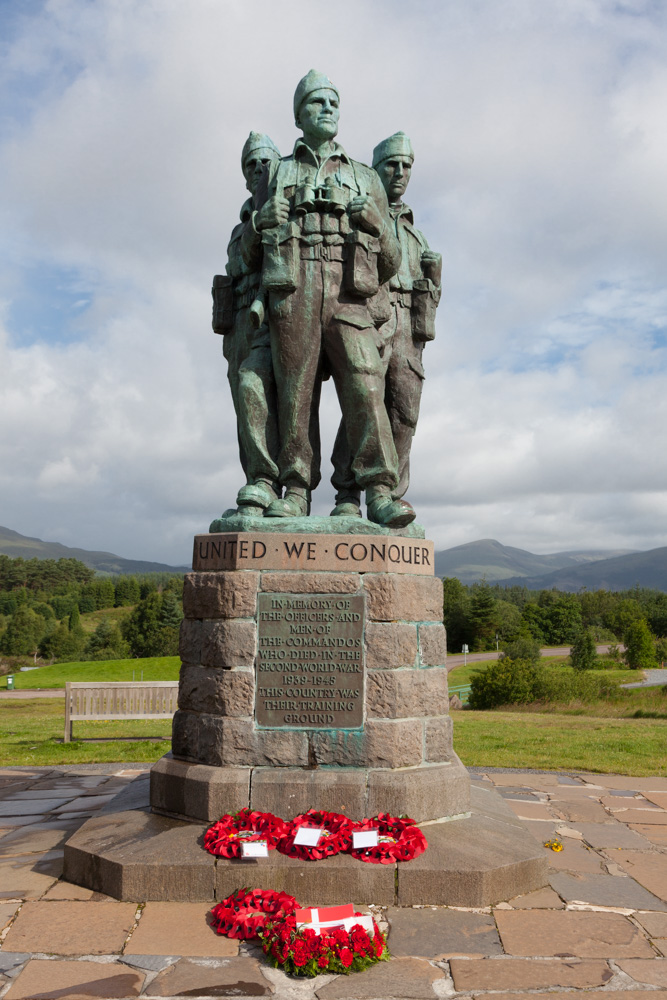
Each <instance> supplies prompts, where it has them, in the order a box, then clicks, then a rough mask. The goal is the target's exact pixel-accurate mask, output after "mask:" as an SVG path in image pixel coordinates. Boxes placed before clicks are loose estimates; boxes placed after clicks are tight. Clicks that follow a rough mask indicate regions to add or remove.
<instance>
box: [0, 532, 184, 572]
mask: <svg viewBox="0 0 667 1000" xmlns="http://www.w3.org/2000/svg"><path fill="white" fill-rule="evenodd" d="M0 555H4V556H11V557H12V559H17V558H18V557H19V556H20V557H21V558H23V559H79V560H80V561H81V562H82V563H84V564H85V565H86V566H90V568H91V569H94V570H96V571H97V572H98V573H104V574H108V575H111V576H120V575H124V574H127V573H187V572H189V569H190V567H189V566H168V565H167V564H166V563H158V562H146V561H144V560H143V559H123V558H122V556H116V555H114V554H113V552H89V551H88V549H76V548H71V547H70V546H69V545H61V544H60V542H43V541H42V540H41V538H30V537H29V536H28V535H20V534H19V533H18V531H12V530H11V528H3V527H1V526H0Z"/></svg>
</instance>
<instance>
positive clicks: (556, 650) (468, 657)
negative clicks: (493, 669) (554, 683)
mask: <svg viewBox="0 0 667 1000" xmlns="http://www.w3.org/2000/svg"><path fill="white" fill-rule="evenodd" d="M595 648H596V650H597V652H598V653H608V652H609V649H610V647H609V645H606V644H605V645H601V646H596V647H595ZM618 648H619V649H620V650H621V652H622V651H623V650H624V649H625V646H624V645H623V643H621V644H620V645H619V647H618ZM540 653H541V654H542V656H569V655H570V647H569V646H543V647H542V649H541V650H540ZM500 654H501V650H495V649H490V650H487V651H486V652H485V653H466V654H465V656H464V655H463V653H448V654H447V670H453V669H454V667H460V666H461V665H462V664H463V663H480V662H481V661H484V660H497V659H498V658H499V657H500Z"/></svg>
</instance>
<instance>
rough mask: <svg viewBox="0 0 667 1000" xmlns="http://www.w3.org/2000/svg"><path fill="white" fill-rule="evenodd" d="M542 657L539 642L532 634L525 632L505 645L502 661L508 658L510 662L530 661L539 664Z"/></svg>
mask: <svg viewBox="0 0 667 1000" xmlns="http://www.w3.org/2000/svg"><path fill="white" fill-rule="evenodd" d="M541 655H542V654H541V653H540V644H539V642H538V640H537V639H536V638H535V636H533V635H531V633H530V632H528V631H525V632H521V633H520V634H519V635H518V636H517V637H516V638H515V639H514V640H513V641H512V642H507V643H505V644H504V645H503V653H502V656H501V657H500V659H501V660H504V659H505V658H506V657H508V658H509V659H510V660H528V662H529V663H539V662H540V657H541Z"/></svg>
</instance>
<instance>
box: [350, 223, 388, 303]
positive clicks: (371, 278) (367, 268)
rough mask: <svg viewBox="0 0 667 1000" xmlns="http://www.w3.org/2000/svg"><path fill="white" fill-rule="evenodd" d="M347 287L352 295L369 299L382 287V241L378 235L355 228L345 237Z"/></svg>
mask: <svg viewBox="0 0 667 1000" xmlns="http://www.w3.org/2000/svg"><path fill="white" fill-rule="evenodd" d="M345 244H346V250H347V253H346V255H345V257H346V259H345V278H344V280H345V289H346V290H347V291H348V292H350V293H351V294H352V295H358V296H359V297H360V298H362V299H369V298H371V296H373V295H376V294H377V292H378V289H379V288H380V280H379V278H378V253H379V252H380V241H379V239H378V238H377V237H376V236H371V235H370V234H369V233H364V232H363V231H362V230H360V229H355V230H353V232H351V233H348V235H347V236H346V237H345Z"/></svg>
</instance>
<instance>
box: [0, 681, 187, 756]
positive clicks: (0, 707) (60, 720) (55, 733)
mask: <svg viewBox="0 0 667 1000" xmlns="http://www.w3.org/2000/svg"><path fill="white" fill-rule="evenodd" d="M64 729H65V699H64V698H27V699H21V700H16V701H14V700H13V699H9V698H3V699H2V700H0V766H2V767H9V766H10V765H38V766H40V765H41V766H43V765H46V764H83V763H102V762H107V761H108V762H116V761H118V762H122V761H149V762H152V761H156V760H158V759H159V758H160V757H162V755H163V754H165V753H167V752H168V751H169V750H170V749H171V742H170V740H171V722H170V720H169V719H156V720H155V721H152V720H147V719H128V721H127V722H124V721H122V722H120V721H119V722H75V723H74V740H73V741H72V742H71V743H63V734H64ZM82 739H88V740H108V742H103V743H83V742H81V740H82ZM152 740H158V742H152Z"/></svg>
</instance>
